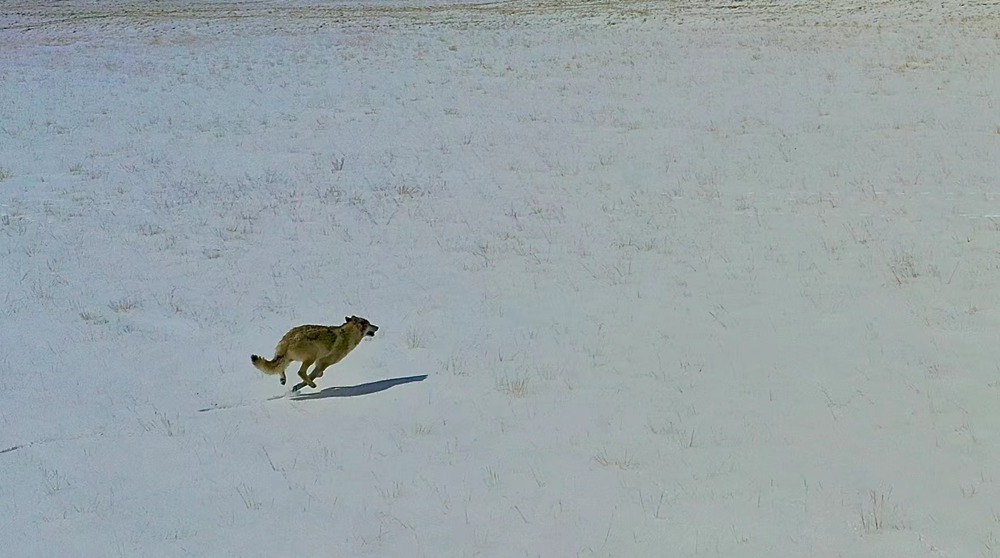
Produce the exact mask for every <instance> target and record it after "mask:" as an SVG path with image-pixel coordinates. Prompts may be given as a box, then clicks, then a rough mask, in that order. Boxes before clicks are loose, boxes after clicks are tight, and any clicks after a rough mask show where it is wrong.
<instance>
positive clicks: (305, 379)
mask: <svg viewBox="0 0 1000 558" xmlns="http://www.w3.org/2000/svg"><path fill="white" fill-rule="evenodd" d="M312 363H313V361H312V360H303V361H302V367H301V368H299V377H300V378H302V381H303V382H305V383H306V385H308V386H309V387H311V388H314V387H316V382H314V381H312V378H310V377H309V374H306V370H308V369H309V367H310V366H311V365H312Z"/></svg>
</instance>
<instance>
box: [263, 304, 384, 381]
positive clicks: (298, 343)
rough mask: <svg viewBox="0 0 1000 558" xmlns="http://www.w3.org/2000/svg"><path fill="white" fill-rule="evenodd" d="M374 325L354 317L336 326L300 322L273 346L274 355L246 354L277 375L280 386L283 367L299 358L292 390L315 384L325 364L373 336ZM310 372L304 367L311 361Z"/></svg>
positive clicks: (326, 365) (338, 360) (339, 358)
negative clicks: (297, 374)
mask: <svg viewBox="0 0 1000 558" xmlns="http://www.w3.org/2000/svg"><path fill="white" fill-rule="evenodd" d="M376 331H378V326H377V325H375V324H373V323H371V322H369V321H368V320H366V319H364V318H359V317H358V316H351V317H349V318H344V323H343V324H342V325H339V326H325V325H311V324H307V325H300V326H298V327H293V328H292V329H290V330H288V333H286V334H285V335H284V337H282V338H281V341H278V346H277V347H275V349H274V358H273V359H271V360H267V359H266V358H264V357H262V356H259V355H250V362H252V363H253V365H254V366H256V367H257V369H258V370H260V371H261V372H263V373H265V374H271V375H280V376H281V380H280V381H281V385H285V368H287V367H288V365H289V364H291V363H292V361H299V362H301V363H302V367H301V368H299V377H300V378H302V382H303V383H301V384H299V385H297V386H295V388H294V389H295V390H298V389H300V388H302V387H305V386H309V387H311V388H315V387H316V382H315V380H316V378H320V377H322V376H323V371H324V370H326V369H327V367H329V366H331V365H333V364H337V363H338V362H340V361H341V359H343V358H344V357H345V356H347V353H349V352H351V351H353V350H354V348H355V347H357V346H358V343H361V341H362V340H363V339H364V338H365V337H375V332H376ZM314 363H315V364H316V366H315V367H314V368H313V370H312V372H310V373H308V374H306V370H307V369H308V368H309V367H310V366H312V365H313V364H314Z"/></svg>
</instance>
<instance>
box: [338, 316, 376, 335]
mask: <svg viewBox="0 0 1000 558" xmlns="http://www.w3.org/2000/svg"><path fill="white" fill-rule="evenodd" d="M344 321H345V322H347V324H345V325H350V326H354V327H356V328H358V329H359V330H361V334H362V335H366V336H368V337H375V332H376V331H378V326H377V325H375V324H373V323H371V322H369V321H368V320H366V319H364V318H359V317H357V316H351V317H349V318H347V317H345V318H344Z"/></svg>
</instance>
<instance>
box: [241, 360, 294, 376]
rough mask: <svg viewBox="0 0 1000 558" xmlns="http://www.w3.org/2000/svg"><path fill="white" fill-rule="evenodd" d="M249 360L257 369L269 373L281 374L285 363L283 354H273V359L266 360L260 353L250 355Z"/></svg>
mask: <svg viewBox="0 0 1000 558" xmlns="http://www.w3.org/2000/svg"><path fill="white" fill-rule="evenodd" d="M250 362H252V363H253V365H254V366H256V367H257V370H260V371H261V372H263V373H265V374H271V375H275V374H281V373H282V372H284V371H285V366H286V365H287V362H286V361H285V355H275V356H274V360H267V359H266V358H264V357H262V356H260V355H250Z"/></svg>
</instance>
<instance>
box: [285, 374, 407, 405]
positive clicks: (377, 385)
mask: <svg viewBox="0 0 1000 558" xmlns="http://www.w3.org/2000/svg"><path fill="white" fill-rule="evenodd" d="M425 379H427V374H422V375H420V376H407V377H405V378H390V379H388V380H379V381H377V382H369V383H367V384H360V385H357V386H332V387H328V388H324V389H322V390H320V391H314V392H307V393H302V392H296V393H295V394H294V395H292V400H293V401H305V400H308V399H326V398H328V397H357V396H359V395H368V394H370V393H378V392H380V391H385V390H387V389H389V388H391V387H394V386H398V385H401V384H409V383H412V382H422V381H424V380H425ZM302 385H303V386H304V385H305V384H302Z"/></svg>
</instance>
